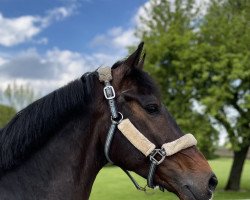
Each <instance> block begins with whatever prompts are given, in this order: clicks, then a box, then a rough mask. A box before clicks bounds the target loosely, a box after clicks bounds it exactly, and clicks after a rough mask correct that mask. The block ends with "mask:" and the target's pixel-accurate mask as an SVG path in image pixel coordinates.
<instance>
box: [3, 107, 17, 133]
mask: <svg viewBox="0 0 250 200" xmlns="http://www.w3.org/2000/svg"><path fill="white" fill-rule="evenodd" d="M15 113H16V111H15V109H14V108H12V107H9V106H5V105H1V104H0V129H1V128H2V127H4V126H5V125H6V124H7V123H8V121H9V120H10V119H11V118H12V117H13V116H14V115H15Z"/></svg>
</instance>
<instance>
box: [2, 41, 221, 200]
mask: <svg viewBox="0 0 250 200" xmlns="http://www.w3.org/2000/svg"><path fill="white" fill-rule="evenodd" d="M142 48H143V45H142V44H141V45H139V47H138V49H137V50H136V51H135V52H134V53H133V54H132V55H130V56H129V57H128V58H127V59H125V60H123V61H120V62H118V63H116V64H114V66H113V67H112V75H113V80H112V85H113V87H114V89H115V91H116V98H115V100H116V104H117V110H118V111H119V112H121V113H122V114H123V115H124V117H126V118H129V119H130V121H131V122H133V124H134V125H135V126H136V127H137V128H138V130H140V131H141V133H143V134H144V136H145V137H147V138H148V139H149V140H150V141H151V142H153V143H154V144H155V145H156V146H157V147H160V146H161V145H162V144H163V143H165V142H170V141H173V140H176V139H178V138H180V137H181V136H183V133H182V131H181V130H180V128H179V127H178V126H177V124H176V123H175V121H174V119H173V118H172V117H171V115H170V114H169V112H168V111H167V110H166V109H165V107H164V106H163V105H162V103H161V100H160V95H159V92H158V90H157V88H156V86H155V84H154V82H153V81H152V79H151V78H150V76H149V75H148V74H147V73H145V72H143V70H142V68H143V59H142V60H140V57H141V52H142ZM110 123H111V121H110V110H109V106H108V103H107V101H106V99H105V97H104V95H103V84H102V83H100V81H99V80H98V76H97V73H96V72H92V73H88V74H85V75H84V76H82V77H81V78H80V79H78V80H75V81H73V82H71V83H69V84H68V85H66V86H64V87H62V88H60V89H58V90H56V91H54V92H52V93H51V94H49V95H47V96H45V97H43V98H41V99H39V100H37V101H35V102H34V103H32V104H31V105H29V106H28V107H26V108H25V109H23V110H22V111H20V112H19V113H17V114H16V116H15V117H14V118H13V119H12V120H11V121H10V122H9V123H8V124H7V125H6V126H5V127H4V128H3V129H1V130H0V199H1V200H45V199H46V200H86V199H88V198H89V195H90V191H91V187H92V185H93V182H94V180H95V178H96V175H97V173H98V172H99V171H100V169H101V168H102V167H103V166H104V165H105V164H106V163H107V159H106V157H105V153H104V144H105V141H106V137H107V133H108V131H109V127H110ZM109 156H110V158H111V159H112V161H113V162H114V164H116V165H118V166H120V167H121V168H122V169H126V170H131V171H134V172H136V173H137V174H139V175H141V176H142V177H145V178H146V177H147V176H148V173H149V167H150V162H149V159H148V158H147V157H145V156H144V155H143V154H142V153H141V152H140V151H138V150H137V149H136V148H135V147H134V146H133V145H132V144H131V143H130V142H129V141H128V140H127V139H126V138H125V137H124V136H123V135H122V134H121V133H120V131H119V130H118V129H116V130H115V134H114V138H113V141H112V144H111V146H110V150H109ZM153 181H154V183H155V184H157V185H159V186H161V187H164V188H165V189H167V190H169V191H171V192H174V193H175V194H176V195H178V197H179V198H180V199H181V200H208V199H210V198H211V196H212V192H213V190H214V189H215V187H216V184H217V180H216V177H215V175H214V174H213V172H212V171H211V168H210V166H209V164H208V163H207V161H206V159H205V158H204V156H203V155H202V154H201V153H200V152H199V151H198V150H197V148H196V147H195V146H192V147H189V148H186V149H184V150H181V151H179V152H178V153H176V154H174V155H172V156H169V157H166V159H164V160H163V162H162V163H161V164H160V165H159V166H158V167H157V169H156V172H155V174H154V177H153Z"/></svg>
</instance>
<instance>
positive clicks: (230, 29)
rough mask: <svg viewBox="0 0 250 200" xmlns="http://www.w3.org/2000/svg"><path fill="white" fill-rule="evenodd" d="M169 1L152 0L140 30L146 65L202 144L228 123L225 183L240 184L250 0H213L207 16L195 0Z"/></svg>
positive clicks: (249, 115) (247, 110) (249, 92)
mask: <svg viewBox="0 0 250 200" xmlns="http://www.w3.org/2000/svg"><path fill="white" fill-rule="evenodd" d="M170 2H172V1H168V0H155V1H151V7H150V8H149V9H147V13H148V15H147V17H142V20H141V21H142V23H143V26H141V27H139V28H138V30H137V36H138V37H139V38H141V39H142V40H144V41H145V42H146V49H147V52H148V57H147V60H146V63H145V64H146V67H147V69H148V71H149V72H150V73H151V74H152V75H153V76H154V77H155V78H156V79H157V81H158V83H159V84H160V86H161V90H162V93H163V98H164V102H165V103H166V105H167V106H168V108H169V110H170V111H171V112H172V113H173V114H174V116H175V118H176V119H177V122H178V123H179V124H180V125H181V127H182V128H183V129H184V130H192V129H196V130H197V131H198V132H200V131H201V132H202V133H205V135H201V134H198V135H197V137H198V139H199V145H200V148H201V149H202V150H204V149H206V148H207V147H212V146H213V144H214V142H213V141H216V139H217V134H216V130H215V128H214V127H216V126H215V125H220V126H222V127H224V128H225V130H226V131H227V133H228V139H229V141H230V142H231V144H232V148H233V150H234V162H233V166H232V169H231V173H230V176H229V180H228V184H227V186H226V189H230V190H238V189H239V183H240V177H241V172H242V168H243V164H244V161H245V158H246V155H247V151H248V149H249V145H250V131H249V128H250V124H249V122H250V121H249V119H250V88H249V85H250V45H249V44H250V34H249V32H250V24H249V21H250V1H248V0H237V1H235V0H224V1H219V0H213V1H210V2H211V3H210V5H209V9H208V10H207V13H206V14H205V16H202V17H201V16H200V15H199V10H198V9H196V8H195V3H194V1H192V0H185V1H180V0H175V1H174V3H172V4H171V3H170ZM196 104H197V105H198V106H194V105H196ZM212 150H213V149H209V152H212Z"/></svg>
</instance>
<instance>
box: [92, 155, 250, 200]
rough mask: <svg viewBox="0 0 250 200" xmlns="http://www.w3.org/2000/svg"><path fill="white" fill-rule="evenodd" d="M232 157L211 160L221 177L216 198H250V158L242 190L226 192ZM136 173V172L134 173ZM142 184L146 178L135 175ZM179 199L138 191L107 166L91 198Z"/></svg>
mask: <svg viewBox="0 0 250 200" xmlns="http://www.w3.org/2000/svg"><path fill="white" fill-rule="evenodd" d="M231 162H232V159H229V158H219V159H215V160H212V161H210V162H209V163H210V164H211V166H212V168H213V170H214V172H215V174H216V175H217V177H218V179H219V185H218V187H217V190H216V193H215V196H214V199H215V200H221V199H227V200H229V199H232V200H233V199H250V160H247V161H246V163H245V165H244V171H243V174H242V180H241V188H242V190H241V191H240V192H225V191H223V187H224V186H225V184H226V181H227V178H228V174H229V170H230V167H231ZM133 175H134V174H133ZM134 177H136V179H137V180H138V181H139V183H140V184H141V185H145V184H146V182H145V180H144V179H142V178H140V177H139V176H137V175H134ZM113 199H119V200H134V199H136V200H156V199H157V200H163V199H164V200H166V199H169V200H178V198H177V197H176V196H175V195H173V194H172V193H169V192H164V193H162V192H160V191H154V190H151V191H150V192H149V193H148V194H147V193H144V192H139V191H137V190H136V189H135V188H134V186H133V184H132V183H131V182H130V180H129V179H128V177H127V175H126V174H125V173H124V172H123V171H122V170H121V169H119V168H117V167H105V168H104V169H102V170H101V172H100V173H99V174H98V176H97V179H96V181H95V184H94V186H93V190H92V193H91V196H90V200H113Z"/></svg>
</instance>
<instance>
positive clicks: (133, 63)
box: [112, 42, 145, 84]
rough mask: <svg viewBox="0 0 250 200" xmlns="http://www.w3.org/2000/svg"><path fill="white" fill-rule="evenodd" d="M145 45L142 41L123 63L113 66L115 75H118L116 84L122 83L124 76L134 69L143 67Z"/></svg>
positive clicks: (115, 80)
mask: <svg viewBox="0 0 250 200" xmlns="http://www.w3.org/2000/svg"><path fill="white" fill-rule="evenodd" d="M143 45H144V43H143V42H141V43H140V44H139V45H138V47H137V49H136V50H135V52H134V53H132V54H131V55H130V56H129V57H128V58H127V59H125V60H124V61H122V64H121V65H118V66H113V67H112V68H113V69H114V71H113V73H114V74H113V77H116V78H115V79H114V80H113V81H114V82H113V83H114V84H118V83H120V81H121V80H122V78H123V77H124V76H125V75H126V74H129V72H131V70H132V69H134V68H140V69H142V66H143V63H144V58H145V55H144V56H143V57H142V59H140V58H141V54H142V51H143Z"/></svg>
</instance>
